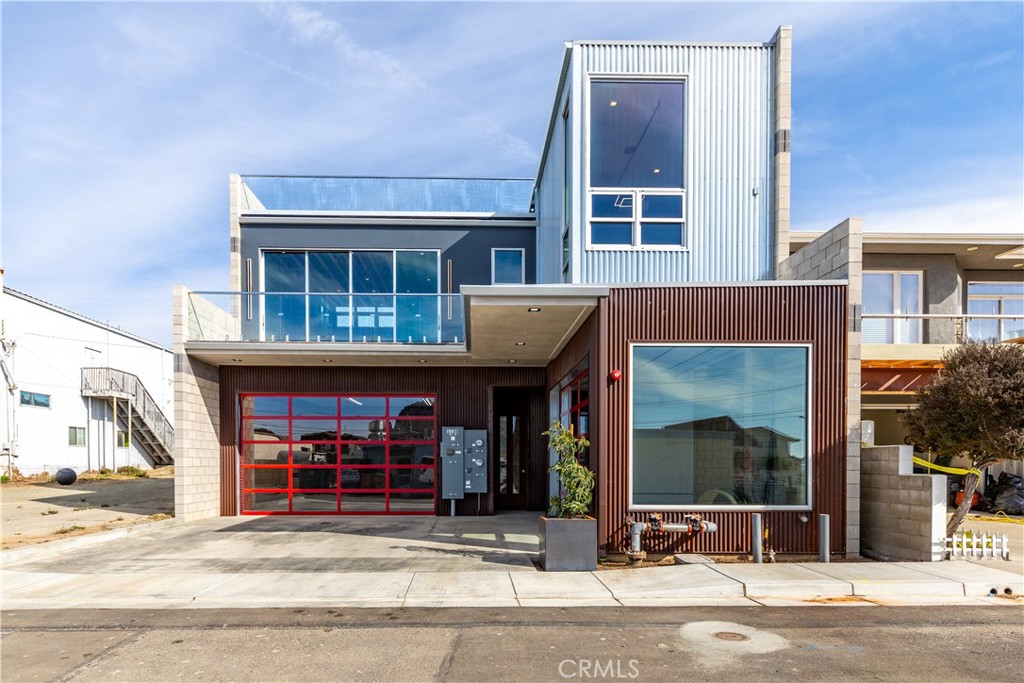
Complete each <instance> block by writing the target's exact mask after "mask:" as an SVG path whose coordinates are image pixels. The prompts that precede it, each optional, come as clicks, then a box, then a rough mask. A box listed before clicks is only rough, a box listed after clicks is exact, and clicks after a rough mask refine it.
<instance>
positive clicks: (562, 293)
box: [462, 285, 608, 366]
mask: <svg viewBox="0 0 1024 683" xmlns="http://www.w3.org/2000/svg"><path fill="white" fill-rule="evenodd" d="M605 296H608V288H607V287H595V286H590V285H499V286H490V287H485V286H467V285H463V287H462V297H463V300H464V301H465V310H466V339H467V340H468V345H469V350H470V353H471V354H472V355H473V357H474V358H477V359H480V360H486V361H489V362H490V363H492V364H498V363H515V364H521V365H540V366H546V365H547V364H548V363H549V362H550V361H551V360H552V359H553V358H554V357H555V356H557V355H558V353H559V352H560V351H561V350H562V349H563V348H564V347H565V345H566V343H567V342H568V341H569V340H570V339H572V337H573V335H574V334H576V332H577V331H579V329H580V327H581V326H582V325H583V323H584V322H585V321H586V320H587V318H588V317H590V314H591V313H593V311H594V309H596V308H597V302H598V300H599V299H600V298H601V297H605Z"/></svg>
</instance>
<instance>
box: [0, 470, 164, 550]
mask: <svg viewBox="0 0 1024 683" xmlns="http://www.w3.org/2000/svg"><path fill="white" fill-rule="evenodd" d="M167 469H168V470H170V468H167ZM173 514H174V476H173V473H172V472H170V471H167V472H162V471H160V470H157V471H155V472H154V473H152V474H151V475H150V477H149V478H148V479H138V478H134V477H132V478H111V479H98V480H83V479H79V480H78V481H76V482H75V483H74V484H72V485H71V486H61V485H59V484H54V483H46V484H39V483H32V484H28V483H13V482H12V483H7V484H4V485H3V486H2V488H0V537H2V547H3V548H4V549H7V548H16V547H18V546H22V545H29V544H33V543H45V542H47V541H52V540H55V539H60V538H69V537H73V536H80V535H83V534H88V533H93V532H96V531H105V530H107V529H116V528H118V527H123V526H130V525H133V524H139V523H142V522H150V521H156V520H157V519H165V518H167V517H169V516H173Z"/></svg>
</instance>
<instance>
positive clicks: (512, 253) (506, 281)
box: [491, 249, 526, 285]
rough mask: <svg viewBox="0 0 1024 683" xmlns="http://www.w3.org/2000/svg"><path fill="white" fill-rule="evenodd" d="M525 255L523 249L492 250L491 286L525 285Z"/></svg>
mask: <svg viewBox="0 0 1024 683" xmlns="http://www.w3.org/2000/svg"><path fill="white" fill-rule="evenodd" d="M524 253H525V252H524V250H523V249H491V284H492V285H521V284H525V283H526V264H525V263H524V261H525V258H524Z"/></svg>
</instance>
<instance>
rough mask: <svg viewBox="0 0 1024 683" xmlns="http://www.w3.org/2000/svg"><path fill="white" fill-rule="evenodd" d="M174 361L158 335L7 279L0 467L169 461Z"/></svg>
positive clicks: (0, 327) (0, 360)
mask: <svg viewBox="0 0 1024 683" xmlns="http://www.w3.org/2000/svg"><path fill="white" fill-rule="evenodd" d="M172 364H173V355H172V354H171V352H170V351H169V350H168V349H165V348H164V347H162V346H160V345H159V344H155V343H153V342H150V341H147V340H145V339H142V338H141V337H137V336H135V335H133V334H130V333H128V332H125V331H124V330H120V329H118V328H116V327H112V326H110V325H106V324H104V323H100V322H97V321H95V320H90V319H89V318H86V317H84V316H81V315H78V314H77V313H73V312H71V311H68V310H65V309H63V308H60V307H58V306H54V305H53V304H50V303H47V302H45V301H41V300H40V299H36V298H35V297H32V296H29V295H27V294H23V293H22V292H18V291H16V290H13V289H10V288H8V287H3V289H2V293H0V375H2V376H3V381H4V390H3V391H2V392H0V413H2V416H3V417H2V421H0V448H2V451H0V452H2V457H0V467H2V468H3V470H4V472H5V473H6V472H9V471H10V469H11V468H17V469H18V470H19V471H20V472H21V473H22V474H23V475H30V474H38V473H40V472H49V473H51V474H52V473H54V472H56V471H57V470H58V469H60V468H63V467H69V468H71V469H74V470H76V471H78V472H82V471H85V470H89V469H92V470H95V469H99V468H101V467H107V468H111V469H114V468H116V467H121V466H124V465H135V466H137V467H141V468H149V467H153V466H158V465H165V464H171V461H172V453H171V449H172V444H173V432H174V430H173V427H172V426H171V425H172V423H171V422H170V420H172V419H173V405H172V396H173V392H172V390H173V386H172V376H173V375H172Z"/></svg>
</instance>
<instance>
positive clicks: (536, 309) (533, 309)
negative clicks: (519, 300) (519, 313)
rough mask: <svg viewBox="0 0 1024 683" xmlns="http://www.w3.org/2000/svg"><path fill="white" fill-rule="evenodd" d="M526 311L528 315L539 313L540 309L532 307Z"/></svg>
mask: <svg viewBox="0 0 1024 683" xmlns="http://www.w3.org/2000/svg"><path fill="white" fill-rule="evenodd" d="M526 311H527V312H528V313H540V309H539V308H537V307H536V306H534V307H533V308H527V309H526Z"/></svg>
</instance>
